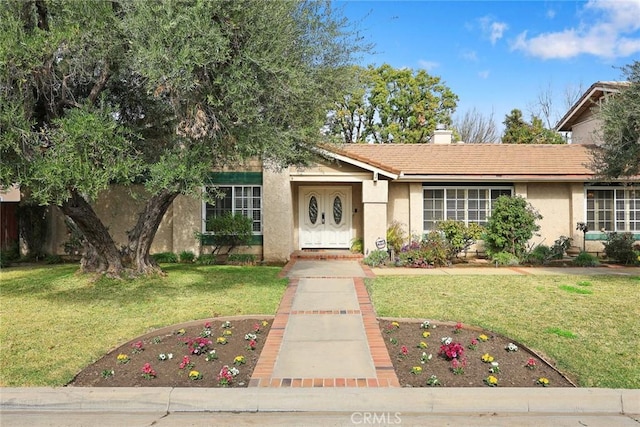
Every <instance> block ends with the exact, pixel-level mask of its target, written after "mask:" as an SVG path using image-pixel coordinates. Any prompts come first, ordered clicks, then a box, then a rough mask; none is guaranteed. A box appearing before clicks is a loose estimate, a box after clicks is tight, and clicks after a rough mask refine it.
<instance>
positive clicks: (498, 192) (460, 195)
mask: <svg viewBox="0 0 640 427" xmlns="http://www.w3.org/2000/svg"><path fill="white" fill-rule="evenodd" d="M512 192H513V191H512V189H511V187H445V188H443V187H426V186H425V187H423V193H424V215H423V218H424V231H425V232H428V231H431V230H435V228H436V226H437V223H438V222H440V221H445V220H449V219H451V220H455V221H461V222H464V223H465V224H466V225H469V224H472V223H475V224H479V225H486V224H487V219H488V218H489V216H491V209H492V205H493V201H494V200H496V199H497V198H498V197H500V196H511V195H512Z"/></svg>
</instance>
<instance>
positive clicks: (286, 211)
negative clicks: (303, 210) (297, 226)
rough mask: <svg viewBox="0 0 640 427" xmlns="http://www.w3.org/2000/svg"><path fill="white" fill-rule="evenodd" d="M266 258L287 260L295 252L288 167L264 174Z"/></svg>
mask: <svg viewBox="0 0 640 427" xmlns="http://www.w3.org/2000/svg"><path fill="white" fill-rule="evenodd" d="M262 201H263V204H262V215H263V258H264V261H265V262H268V263H273V262H282V261H288V260H289V255H290V254H291V252H293V241H294V240H293V239H294V213H295V210H294V206H297V205H295V204H294V203H293V194H292V192H291V181H290V177H289V170H288V169H285V170H282V171H279V172H278V171H269V170H265V171H264V172H263V174H262Z"/></svg>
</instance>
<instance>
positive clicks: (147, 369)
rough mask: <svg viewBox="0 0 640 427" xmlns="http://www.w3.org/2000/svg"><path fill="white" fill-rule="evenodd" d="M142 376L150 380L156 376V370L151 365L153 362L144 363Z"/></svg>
mask: <svg viewBox="0 0 640 427" xmlns="http://www.w3.org/2000/svg"><path fill="white" fill-rule="evenodd" d="M142 376H143V377H144V378H146V379H148V380H150V379H152V378H155V377H156V371H155V370H154V369H153V368H152V367H151V364H149V363H145V364H144V366H143V367H142Z"/></svg>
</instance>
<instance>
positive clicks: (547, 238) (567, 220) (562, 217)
mask: <svg viewBox="0 0 640 427" xmlns="http://www.w3.org/2000/svg"><path fill="white" fill-rule="evenodd" d="M571 200H572V199H571V187H570V185H569V184H561V183H558V184H556V183H529V184H528V185H527V201H528V202H529V203H531V205H532V206H533V207H534V208H535V209H536V210H537V211H538V212H539V213H540V215H542V219H541V220H539V221H538V225H540V231H539V232H538V233H539V234H540V235H539V236H534V237H533V238H532V239H531V242H530V243H533V244H544V245H547V246H551V245H553V242H554V241H555V240H556V239H557V238H558V237H560V236H567V237H571V235H572V232H571V231H572V228H575V225H572V223H571V221H572V218H573V215H572V213H573V212H572V206H571Z"/></svg>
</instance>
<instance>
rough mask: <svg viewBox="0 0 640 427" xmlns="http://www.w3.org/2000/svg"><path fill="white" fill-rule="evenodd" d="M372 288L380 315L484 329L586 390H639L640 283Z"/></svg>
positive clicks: (427, 279) (393, 279)
mask: <svg viewBox="0 0 640 427" xmlns="http://www.w3.org/2000/svg"><path fill="white" fill-rule="evenodd" d="M367 286H368V288H369V293H370V295H371V298H372V301H373V305H374V307H375V309H376V312H377V314H378V315H379V316H382V317H407V318H418V319H436V320H443V321H455V322H457V321H461V322H463V323H465V324H469V325H476V326H480V327H482V328H486V329H489V330H492V331H494V332H497V333H500V334H503V335H505V336H507V337H509V338H512V339H514V340H516V341H519V342H521V343H522V344H524V345H526V346H527V347H529V348H531V349H534V350H536V351H538V352H540V353H541V354H543V355H546V356H548V357H549V358H551V359H553V360H555V361H556V362H557V364H558V368H559V369H560V370H561V371H562V372H564V373H566V374H569V377H571V378H572V379H574V380H577V383H578V385H580V386H581V387H605V388H640V297H639V293H638V291H639V288H640V277H634V278H631V277H623V276H589V277H587V276H565V275H563V276H482V277H480V276H411V277H408V276H381V277H378V278H376V279H370V280H368V282H367ZM577 290H582V291H580V292H578V291H577ZM587 290H588V291H590V292H586V291H587Z"/></svg>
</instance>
